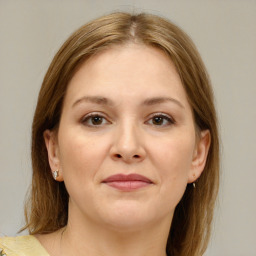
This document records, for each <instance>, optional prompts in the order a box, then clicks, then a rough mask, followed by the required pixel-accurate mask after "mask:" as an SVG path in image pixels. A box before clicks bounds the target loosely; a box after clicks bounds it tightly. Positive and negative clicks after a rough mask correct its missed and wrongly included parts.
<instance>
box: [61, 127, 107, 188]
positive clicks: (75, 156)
mask: <svg viewBox="0 0 256 256" xmlns="http://www.w3.org/2000/svg"><path fill="white" fill-rule="evenodd" d="M63 134H64V136H62V137H61V136H60V138H59V141H60V142H61V143H60V144H59V146H60V162H61V168H62V171H63V177H64V180H69V178H72V180H74V179H75V180H77V181H78V182H80V183H82V182H83V183H84V182H88V180H89V179H88V177H91V178H93V177H94V175H95V174H96V172H97V170H98V169H99V167H100V165H101V163H102V161H103V159H104V156H105V154H106V149H105V148H104V145H106V144H105V143H102V141H101V140H100V139H97V138H95V136H84V134H81V133H79V131H78V132H72V133H71V132H70V133H69V131H64V132H63ZM100 142H101V143H100ZM75 177H77V178H78V179H76V178H75ZM90 180H92V179H90Z"/></svg>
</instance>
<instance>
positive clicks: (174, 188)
mask: <svg viewBox="0 0 256 256" xmlns="http://www.w3.org/2000/svg"><path fill="white" fill-rule="evenodd" d="M156 145H157V146H155V147H154V152H152V155H153V162H154V166H155V168H156V169H157V170H158V176H159V177H158V178H159V182H160V184H161V191H160V193H161V194H162V196H163V197H167V198H168V199H167V200H170V201H172V203H171V205H174V204H175V205H176V204H177V203H178V202H179V200H180V199H181V197H182V195H183V193H184V191H185V189H186V186H187V182H188V177H189V172H190V170H191V163H192V158H193V151H194V140H193V136H191V137H190V136H174V137H173V139H171V138H170V139H169V140H164V141H162V142H161V143H158V144H156Z"/></svg>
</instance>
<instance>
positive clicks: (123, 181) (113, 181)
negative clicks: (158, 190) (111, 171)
mask: <svg viewBox="0 0 256 256" xmlns="http://www.w3.org/2000/svg"><path fill="white" fill-rule="evenodd" d="M102 183H103V184H106V185H108V186H110V187H113V188H115V189H118V190H121V191H127V192H128V191H133V190H137V189H140V188H144V187H147V186H150V185H152V184H153V182H152V181H151V180H150V179H149V178H147V177H145V176H142V175H139V174H135V173H132V174H128V175H125V174H115V175H112V176H109V177H108V178H106V179H104V180H103V181H102Z"/></svg>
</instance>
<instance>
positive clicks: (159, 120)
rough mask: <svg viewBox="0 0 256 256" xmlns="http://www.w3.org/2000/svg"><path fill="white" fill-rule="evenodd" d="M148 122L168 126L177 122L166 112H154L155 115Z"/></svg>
mask: <svg viewBox="0 0 256 256" xmlns="http://www.w3.org/2000/svg"><path fill="white" fill-rule="evenodd" d="M147 123H148V124H151V125H154V126H168V125H172V124H175V121H174V120H173V118H171V117H170V116H168V115H166V114H162V113H161V114H154V115H153V117H151V118H150V119H149V120H148V121H147Z"/></svg>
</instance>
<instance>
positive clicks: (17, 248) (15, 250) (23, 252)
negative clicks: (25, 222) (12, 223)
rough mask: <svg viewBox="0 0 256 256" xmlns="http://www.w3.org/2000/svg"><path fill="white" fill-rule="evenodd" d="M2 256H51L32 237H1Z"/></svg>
mask: <svg viewBox="0 0 256 256" xmlns="http://www.w3.org/2000/svg"><path fill="white" fill-rule="evenodd" d="M0 256H50V255H49V254H48V253H47V251H46V250H45V249H44V248H43V246H42V245H41V244H40V242H39V241H38V240H37V239H36V238H35V237H34V236H31V235H28V236H17V237H0Z"/></svg>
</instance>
